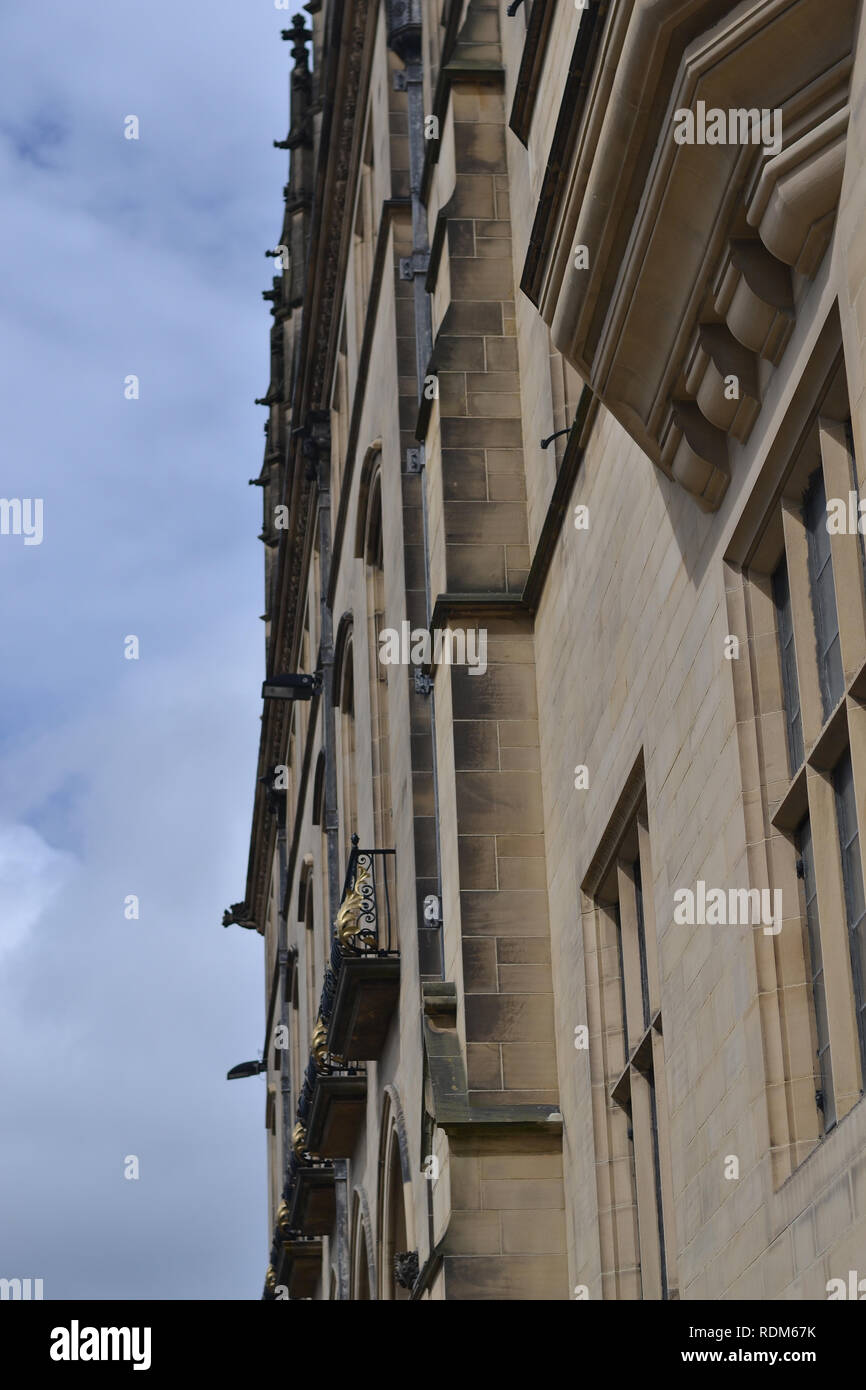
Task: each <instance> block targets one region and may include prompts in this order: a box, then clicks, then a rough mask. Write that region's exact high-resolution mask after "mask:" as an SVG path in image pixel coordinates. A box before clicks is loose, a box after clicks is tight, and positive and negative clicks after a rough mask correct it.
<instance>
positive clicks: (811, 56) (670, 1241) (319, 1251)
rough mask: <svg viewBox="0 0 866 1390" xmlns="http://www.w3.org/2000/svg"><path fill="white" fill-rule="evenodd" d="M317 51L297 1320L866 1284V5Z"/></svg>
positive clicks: (758, 2) (277, 637) (276, 1065)
mask: <svg viewBox="0 0 866 1390" xmlns="http://www.w3.org/2000/svg"><path fill="white" fill-rule="evenodd" d="M284 37H285V38H286V39H287V41H288V43H289V44H290V46H291V48H290V53H291V58H290V69H291V76H290V113H289V131H288V135H287V138H286V139H285V140H283V141H280V142H277V143H279V144H280V146H281V147H282V148H286V149H288V151H289V178H288V183H287V185H286V188H285V190H284V194H285V215H284V221H283V226H282V231H281V235H280V240H279V243H278V244H277V246H276V248H275V266H274V268H275V269H276V271H277V274H276V275H275V277H274V279H273V287H272V289H271V290H268V291H267V292H266V296H265V297H266V298H267V299H269V300H270V301H271V304H272V308H271V313H272V316H273V327H272V330H271V380H270V384H269V387H268V390H267V394H266V395H265V397H264V398H263V401H262V404H264V405H265V407H266V408H267V423H266V427H265V430H266V444H265V455H264V463H263V467H262V471H261V475H260V477H259V478H257V479H256V480H254V481H255V482H256V483H257V484H258V485H259V486H260V487H261V490H262V499H263V518H264V525H263V531H262V536H261V539H262V541H263V543H264V554H265V571H266V602H265V608H266V611H265V615H264V617H265V631H266V652H267V657H266V681H265V686H264V689H263V696H264V699H263V714H262V731H261V744H260V754H259V764H258V772H257V779H258V780H257V785H256V796H255V803H254V811H253V824H252V837H251V848H250V858H249V867H248V876H247V883H246V891H245V897H244V901H243V902H241V903H238V904H235V905H234V906H233V907H232V908H231V909H230V910H229V912H228V913H227V914H226V923H227V925H232V924H238V925H240V926H241V927H242V928H247V929H251V930H255V931H257V932H258V933H259V934H260V935H261V936H262V937H263V943H264V959H265V997H264V1003H265V1020H266V1022H265V1046H264V1057H263V1064H262V1065H263V1069H264V1070H266V1073H267V1078H266V1079H267V1110H266V1126H267V1131H268V1145H269V1174H270V1177H269V1197H268V1201H269V1221H270V1229H271V1230H272V1232H273V1245H272V1248H271V1253H270V1263H269V1268H268V1273H267V1277H266V1281H265V1297H266V1298H292V1299H303V1298H317V1299H327V1298H339V1299H372V1298H385V1299H388V1298H394V1299H486V1300H500V1299H544V1300H547V1299H552V1300H562V1299H574V1298H576V1299H585V1298H587V1299H675V1298H679V1299H721V1298H737V1297H740V1298H747V1299H756V1300H761V1299H775V1298H786V1299H823V1298H827V1297H828V1296H830V1297H835V1296H837V1286H836V1285H835V1284H833V1282H832V1281H834V1280H837V1279H838V1280H842V1281H845V1283H846V1287H847V1285H848V1281H849V1271H852V1270H853V1271H855V1272H859V1271H862V1275H863V1277H864V1278H866V1106H864V1105H863V1104H862V1103H861V1102H862V1097H863V1091H864V1076H866V902H864V890H863V884H864V872H866V865H864V856H866V846H864V841H863V839H862V838H861V837H860V836H859V822H860V817H861V816H866V550H864V536H863V535H862V533H861V532H860V530H859V529H858V525H857V522H858V518H859V499H860V496H861V494H862V490H863V475H864V470H866V435H864V430H866V410H864V381H866V376H864V369H866V290H864V277H866V233H864V226H866V169H864V159H863V153H864V145H861V143H860V142H861V141H863V142H864V144H866V108H864V104H863V101H862V100H861V97H860V94H861V93H862V92H863V91H864V90H866V82H864V81H861V78H864V71H866V37H864V35H863V32H862V27H861V24H860V5H859V4H858V3H857V2H856V0H834V3H833V4H832V5H828V4H827V3H826V0H741V3H739V4H736V5H733V4H730V3H725V0H610V2H609V3H608V2H607V0H600V2H599V0H589V3H586V4H584V3H573V2H572V0H524V2H523V3H522V4H521V3H517V4H514V3H510V4H509V3H506V0H378V2H377V0H311V3H309V4H307V5H306V6H305V7H304V13H303V14H302V15H301V16H300V17H298V18H297V19H295V20H294V21H293V22H292V27H291V28H290V29H289V30H287V31H286V32H285V35H284ZM271 254H274V253H271ZM551 436H553V438H551ZM837 503H838V505H837ZM843 511H844V516H843ZM843 523H844V524H843ZM864 527H866V521H864ZM428 639H429V640H428ZM434 639H435V640H434ZM857 1277H858V1279H859V1277H860V1274H859V1273H858V1274H857ZM863 1287H864V1289H866V1283H864V1286H863ZM840 1296H841V1295H840Z"/></svg>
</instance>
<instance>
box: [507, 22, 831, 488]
mask: <svg viewBox="0 0 866 1390" xmlns="http://www.w3.org/2000/svg"><path fill="white" fill-rule="evenodd" d="M857 10H858V5H857V0H838V3H834V4H833V5H832V6H827V5H826V3H824V0H751V3H747V4H745V5H740V6H737V7H732V6H730V5H727V4H724V5H723V4H719V3H718V0H685V3H683V0H632V2H631V3H629V0H625V3H623V4H621V5H617V6H613V7H612V8H611V10H610V12H609V14H608V16H607V19H606V22H605V26H604V32H603V35H602V37H601V39H600V41H599V47H598V55H597V61H596V63H595V67H594V70H593V72H592V75H591V79H590V82H589V88H590V90H589V94H588V98H587V104H586V108H585V110H584V113H583V117H582V121H581V125H580V128H579V130H578V131H577V132H576V134H575V135H574V138H573V141H572V152H573V156H574V157H573V161H572V164H571V172H570V177H569V182H568V186H567V189H566V191H565V192H564V194H563V197H562V200H561V204H560V207H559V208H558V214H559V215H558V218H557V225H552V226H550V229H549V231H548V233H547V235H546V240H545V244H544V245H543V246H542V247H541V249H540V250H539V248H538V247H537V246H533V247H532V248H531V252H532V255H533V258H534V260H533V269H532V275H531V278H532V281H533V288H534V290H535V292H536V294H537V298H538V303H539V307H540V309H541V311H542V314H543V316H544V318H545V319H546V321H547V322H548V323H549V324H550V326H551V335H552V338H553V341H554V343H555V345H556V346H557V347H558V348H559V349H560V351H561V352H563V354H564V355H565V356H566V357H567V358H568V360H569V361H570V362H572V364H573V365H574V366H575V367H576V368H577V370H578V371H580V373H581V374H582V375H583V376H584V378H585V380H586V381H587V382H588V383H589V385H590V386H591V387H592V389H593V391H594V392H595V394H596V395H597V396H598V397H599V399H600V400H601V401H602V402H603V403H604V404H605V405H606V406H607V407H608V409H609V410H610V411H611V412H612V414H614V415H615V416H616V417H617V418H618V419H619V421H620V423H621V424H622V425H623V426H624V428H625V429H626V430H627V431H628V432H629V433H630V434H631V435H632V437H633V438H634V439H635V440H636V441H637V442H638V444H639V445H640V446H641V448H642V449H643V450H644V451H645V452H646V453H647V454H648V455H649V456H650V458H652V459H653V461H654V462H655V463H656V464H657V465H658V466H659V467H660V468H662V469H663V470H664V472H666V473H667V474H668V476H669V477H672V478H674V479H676V480H677V481H679V482H680V483H681V484H682V486H684V487H685V488H686V489H687V490H688V491H689V492H691V493H692V494H693V496H694V497H695V498H696V499H697V500H698V502H699V504H700V505H701V506H702V507H703V508H704V509H706V510H712V509H714V508H715V507H717V506H718V505H719V503H720V501H721V499H722V497H723V495H724V493H725V490H726V488H727V485H728V481H729V477H730V468H731V457H732V450H733V449H735V448H736V446H737V445H738V444H742V443H744V442H745V441H746V440H747V439H748V436H749V432H750V430H751V428H752V425H753V423H754V420H755V418H756V416H757V414H758V411H759V409H760V402H761V395H762V385H763V387H764V388H765V387H766V380H767V370H766V367H764V366H763V365H762V363H770V364H771V365H776V364H778V362H779V361H780V359H781V356H782V354H783V353H784V349H785V346H786V344H787V341H788V339H789V337H790V334H791V332H792V329H793V324H794V318H795V314H796V306H797V302H798V299H799V298H800V297H802V295H803V293H804V287H803V284H802V281H801V280H800V279H799V277H810V276H813V275H814V274H815V272H816V271H817V269H818V266H819V264H820V262H821V260H822V258H823V256H824V254H825V252H826V250H827V247H828V244H829V239H830V235H831V232H832V226H833V220H834V217H835V209H836V204H837V201H838V196H839V190H840V187H841V181H842V173H843V169H844V161H845V147H846V146H845V141H846V128H847V107H846V102H847V87H848V78H849V75H850V65H851V52H852V46H853V40H854V32H855V24H856V17H857ZM804 35H808V36H809V41H808V42H804ZM699 103H703V109H704V110H706V111H710V110H718V111H721V112H723V113H725V114H727V113H728V112H729V111H730V112H731V113H733V112H742V113H744V114H745V113H747V112H750V111H754V112H756V114H757V113H760V112H762V111H767V113H768V115H772V113H774V112H780V113H781V140H780V147H778V146H776V144H775V141H774V140H773V141H770V140H767V141H765V142H764V143H761V138H760V137H759V136H755V135H751V134H750V135H749V137H748V138H743V137H742V136H734V137H733V138H727V139H726V141H725V143H719V144H711V143H709V142H703V143H700V142H695V143H688V142H684V143H677V141H676V140H675V139H674V129H675V115H676V113H678V112H683V111H690V112H693V113H696V112H697V111H698V110H699V109H700V108H699ZM750 130H751V127H750ZM580 248H585V253H580V251H579V249H580Z"/></svg>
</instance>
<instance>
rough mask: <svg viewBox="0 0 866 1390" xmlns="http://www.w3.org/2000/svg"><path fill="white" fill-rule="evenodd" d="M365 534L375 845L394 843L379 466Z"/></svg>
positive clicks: (380, 476)
mask: <svg viewBox="0 0 866 1390" xmlns="http://www.w3.org/2000/svg"><path fill="white" fill-rule="evenodd" d="M379 463H380V464H381V458H379ZM365 531H366V534H365V537H364V572H365V577H366V584H367V638H368V647H369V651H370V724H371V728H370V736H371V753H372V762H373V817H374V822H375V824H374V833H375V841H376V847H377V848H378V849H390V848H392V846H393V843H394V836H393V830H392V824H391V816H392V803H391V759H390V751H389V711H388V667H387V666H386V665H384V664H383V663H382V662H381V661H380V660H379V650H380V644H379V635H380V633H381V631H382V629H383V628H384V627H385V626H386V618H385V569H384V560H383V548H382V472H381V466H379V467H377V468H376V471H375V473H374V474H373V478H372V482H371V484H370V491H369V502H368V506H367V523H366V528H365Z"/></svg>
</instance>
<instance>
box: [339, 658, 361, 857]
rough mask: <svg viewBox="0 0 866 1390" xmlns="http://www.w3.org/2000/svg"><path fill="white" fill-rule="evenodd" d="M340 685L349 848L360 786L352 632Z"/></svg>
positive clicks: (343, 812) (343, 822) (343, 820)
mask: <svg viewBox="0 0 866 1390" xmlns="http://www.w3.org/2000/svg"><path fill="white" fill-rule="evenodd" d="M339 675H340V685H339V700H338V702H337V703H338V706H339V710H340V727H339V743H340V828H341V834H342V839H343V842H344V844H345V845H346V846H347V847H348V845H349V844H350V843H351V839H352V836H353V835H356V834H357V833H358V784H357V770H356V764H355V753H356V748H355V648H354V643H353V641H352V637H351V632H350V634H349V635H348V636H347V638H346V641H345V647H344V649H343V653H342V661H341V662H340V668H339Z"/></svg>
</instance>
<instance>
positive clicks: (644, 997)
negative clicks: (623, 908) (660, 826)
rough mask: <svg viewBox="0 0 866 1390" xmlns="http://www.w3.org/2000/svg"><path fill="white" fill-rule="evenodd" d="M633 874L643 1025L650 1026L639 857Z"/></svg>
mask: <svg viewBox="0 0 866 1390" xmlns="http://www.w3.org/2000/svg"><path fill="white" fill-rule="evenodd" d="M632 873H633V875H634V896H635V912H636V915H637V945H638V953H639V955H640V992H641V1002H642V1004H643V1026H644V1028H649V1026H650V1002H649V975H648V973H647V960H646V931H645V929H644V920H643V883H642V881H641V876H640V859H639V858H638V859H636V860H635V861H634V864H633V865H632Z"/></svg>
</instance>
